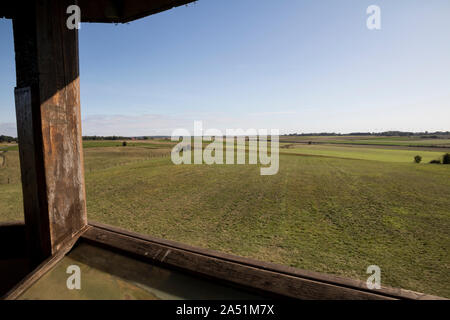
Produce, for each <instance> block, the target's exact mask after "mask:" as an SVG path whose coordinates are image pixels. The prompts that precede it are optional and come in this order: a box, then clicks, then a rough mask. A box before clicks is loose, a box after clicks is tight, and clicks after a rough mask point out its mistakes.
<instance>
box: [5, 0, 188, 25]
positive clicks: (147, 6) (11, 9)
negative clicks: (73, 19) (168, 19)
mask: <svg viewBox="0 0 450 320" xmlns="http://www.w3.org/2000/svg"><path fill="white" fill-rule="evenodd" d="M35 1H36V0H35ZM194 1H196V0H95V1H93V0H78V1H72V3H71V4H76V2H77V4H78V6H79V7H80V9H81V21H82V22H103V23H126V22H130V21H133V20H136V19H140V18H143V17H146V16H149V15H152V14H156V13H159V12H162V11H166V10H170V9H172V8H174V7H178V6H182V5H186V4H189V3H191V2H194ZM31 2H32V1H29V2H27V5H28V4H30V3H31ZM23 10H24V6H23V5H22V3H21V2H20V1H17V0H14V1H13V0H2V1H0V18H2V17H5V18H10V19H13V18H14V17H15V16H18V15H21V14H22V11H23Z"/></svg>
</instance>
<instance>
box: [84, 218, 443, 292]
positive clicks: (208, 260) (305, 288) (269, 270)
mask: <svg viewBox="0 0 450 320" xmlns="http://www.w3.org/2000/svg"><path fill="white" fill-rule="evenodd" d="M89 225H90V226H91V227H92V228H90V229H89V230H87V231H86V232H85V233H84V234H83V235H82V236H81V239H82V240H87V241H89V242H91V243H93V244H97V245H102V246H106V247H107V248H109V249H115V250H119V251H120V252H122V253H123V254H129V255H131V256H133V257H139V258H141V259H143V260H146V261H149V262H150V263H154V264H159V265H162V266H164V267H169V268H174V269H176V270H179V271H182V272H188V273H191V274H194V275H197V276H200V277H204V278H208V279H211V280H212V281H221V282H227V283H231V284H233V285H235V286H240V287H242V288H245V289H247V290H251V291H255V292H258V293H260V294H263V295H267V296H274V297H285V298H286V297H287V298H294V299H317V300H330V299H331V300H335V299H339V300H340V299H351V300H360V299H369V300H372V299H375V300H379V299H382V300H386V299H387V300H392V299H394V300H395V299H406V300H410V299H411V300H430V299H431V300H434V299H442V298H440V297H436V296H431V295H426V294H422V293H418V292H413V291H409V290H404V289H394V288H387V287H383V288H382V289H380V290H370V289H368V288H367V287H365V286H364V285H363V284H362V282H360V281H355V280H351V279H345V278H341V277H336V276H332V275H326V274H320V273H316V272H311V271H305V270H300V269H296V268H291V267H286V266H280V265H276V264H273V263H267V262H261V261H256V260H254V259H249V258H244V257H238V256H234V255H230V254H224V253H220V252H216V251H213V250H208V249H202V248H195V247H191V246H188V245H185V244H180V243H176V242H173V241H168V240H164V239H156V238H153V237H149V236H144V235H140V234H136V233H134V232H130V231H126V230H122V229H120V228H116V227H112V226H107V225H103V224H99V223H94V222H89Z"/></svg>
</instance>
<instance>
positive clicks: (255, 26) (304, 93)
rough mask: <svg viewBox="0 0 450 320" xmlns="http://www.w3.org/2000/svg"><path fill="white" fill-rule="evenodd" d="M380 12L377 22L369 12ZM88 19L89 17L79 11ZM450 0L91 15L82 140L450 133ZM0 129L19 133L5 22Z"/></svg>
mask: <svg viewBox="0 0 450 320" xmlns="http://www.w3.org/2000/svg"><path fill="white" fill-rule="evenodd" d="M372 4H375V5H379V6H380V8H381V27H382V29H381V30H372V31H371V30H368V29H367V27H366V19H367V17H368V15H367V14H366V9H367V7H368V6H369V5H372ZM81 14H83V12H81ZM449 14H450V2H449V1H448V0H428V1H425V0H396V1H387V0H371V1H364V0H340V1H335V0H334V1H332V0H315V1H312V0H283V1H268V0H199V1H198V2H196V3H193V4H191V5H189V6H183V7H179V8H175V9H173V10H170V11H167V12H164V13H160V14H157V15H154V16H150V17H147V18H144V19H140V20H138V21H134V22H132V23H130V24H124V25H114V24H87V23H84V24H82V28H81V30H80V35H79V37H80V69H81V70H80V71H81V72H80V73H81V75H80V80H81V104H82V105H81V109H82V118H83V134H84V135H94V134H97V135H113V134H116V135H130V136H131V135H169V134H171V132H172V131H173V130H174V129H175V128H179V127H184V128H187V129H190V128H192V127H193V121H194V120H202V121H203V122H204V127H206V128H218V129H221V130H225V129H226V128H243V129H246V128H256V129H258V128H268V129H270V128H277V129H280V130H281V132H283V133H290V132H323V131H327V132H333V131H334V132H354V131H385V130H405V131H425V130H428V131H434V130H443V131H446V130H450V19H449V18H448V17H449ZM0 39H1V43H2V46H1V47H0V70H1V72H0V88H1V90H0V134H12V135H15V113H14V112H15V111H14V99H13V88H14V85H15V70H14V48H13V39H12V27H11V22H10V21H9V20H5V19H0Z"/></svg>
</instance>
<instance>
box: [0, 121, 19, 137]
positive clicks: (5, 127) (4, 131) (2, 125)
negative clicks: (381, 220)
mask: <svg viewBox="0 0 450 320" xmlns="http://www.w3.org/2000/svg"><path fill="white" fill-rule="evenodd" d="M0 135H5V136H11V137H17V128H16V124H15V123H13V122H0Z"/></svg>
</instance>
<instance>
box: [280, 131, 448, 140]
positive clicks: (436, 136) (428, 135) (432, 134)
mask: <svg viewBox="0 0 450 320" xmlns="http://www.w3.org/2000/svg"><path fill="white" fill-rule="evenodd" d="M440 135H450V131H435V132H428V131H425V132H405V131H384V132H351V133H335V132H320V133H290V134H288V136H305V137H309V136H401V137H408V136H420V137H421V138H428V139H430V138H431V139H439V136H440Z"/></svg>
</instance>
